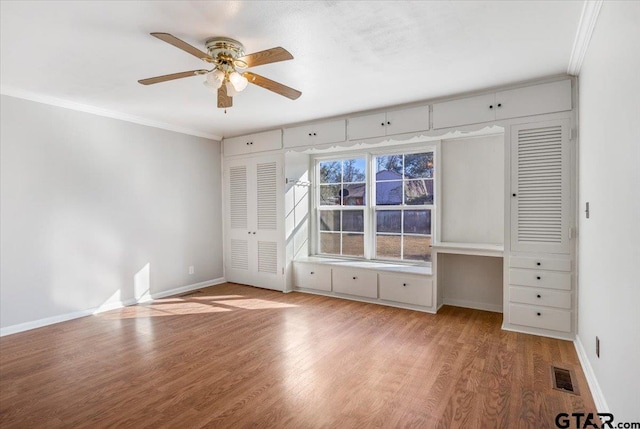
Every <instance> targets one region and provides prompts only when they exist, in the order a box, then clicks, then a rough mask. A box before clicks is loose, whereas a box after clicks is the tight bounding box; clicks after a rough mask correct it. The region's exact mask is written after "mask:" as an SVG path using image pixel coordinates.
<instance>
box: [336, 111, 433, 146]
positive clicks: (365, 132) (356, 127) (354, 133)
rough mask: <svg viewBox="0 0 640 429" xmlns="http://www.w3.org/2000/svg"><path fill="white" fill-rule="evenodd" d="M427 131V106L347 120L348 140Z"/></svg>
mask: <svg viewBox="0 0 640 429" xmlns="http://www.w3.org/2000/svg"><path fill="white" fill-rule="evenodd" d="M428 129H429V106H428V105H427V106H419V107H412V108H407V109H399V110H391V111H388V112H381V113H373V114H370V115H363V116H354V117H352V118H349V122H348V131H349V133H348V134H349V140H361V139H367V138H372V137H384V136H391V135H394V134H403V133H412V132H417V131H426V130H428Z"/></svg>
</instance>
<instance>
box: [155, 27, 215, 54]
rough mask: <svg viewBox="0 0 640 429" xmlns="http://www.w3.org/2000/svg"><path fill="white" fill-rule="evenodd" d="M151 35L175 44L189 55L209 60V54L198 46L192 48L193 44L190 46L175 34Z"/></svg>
mask: <svg viewBox="0 0 640 429" xmlns="http://www.w3.org/2000/svg"><path fill="white" fill-rule="evenodd" d="M151 35H152V36H153V37H157V38H158V39H160V40H162V41H163V42H167V43H169V44H170V45H173V46H175V47H176V48H178V49H182V50H183V51H185V52H188V53H190V54H191V55H193V56H194V57H198V58H200V59H201V60H205V61H211V60H212V58H211V55H209V54H207V53H205V52H202V51H201V50H200V49H198V48H194V47H193V46H191V45H190V44H188V43H187V42H183V41H182V40H180V39H178V38H177V37H175V36H172V35H171V34H169V33H151Z"/></svg>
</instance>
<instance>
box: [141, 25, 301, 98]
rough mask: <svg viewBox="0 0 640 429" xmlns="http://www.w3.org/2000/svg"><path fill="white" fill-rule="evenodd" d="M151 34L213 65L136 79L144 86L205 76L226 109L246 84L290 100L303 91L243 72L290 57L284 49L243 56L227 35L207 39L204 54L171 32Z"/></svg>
mask: <svg viewBox="0 0 640 429" xmlns="http://www.w3.org/2000/svg"><path fill="white" fill-rule="evenodd" d="M151 35H152V36H153V37H157V38H158V39H160V40H162V41H164V42H167V43H169V44H171V45H173V46H175V47H176V48H179V49H182V50H183V51H185V52H187V53H189V54H191V55H193V56H196V57H198V58H200V59H201V60H203V61H205V62H207V63H209V64H211V65H213V68H212V69H211V70H206V69H200V70H190V71H184V72H180V73H173V74H168V75H164V76H156V77H151V78H148V79H141V80H139V81H138V82H139V83H141V84H143V85H151V84H154V83H160V82H166V81H169V80H174V79H181V78H184V77H190V76H198V75H206V79H205V81H204V85H205V86H207V87H208V88H210V89H212V90H217V91H218V107H220V108H225V109H226V108H227V107H231V106H233V96H234V95H236V94H237V93H239V92H240V91H242V90H243V89H245V88H246V87H247V84H248V83H252V84H254V85H258V86H260V87H262V88H265V89H268V90H269V91H273V92H275V93H276V94H280V95H283V96H285V97H287V98H290V99H292V100H295V99H297V98H298V97H300V95H302V93H301V92H300V91H298V90H296V89H293V88H290V87H288V86H286V85H283V84H281V83H278V82H275V81H273V80H271V79H267V78H266V77H263V76H260V75H258V74H255V73H253V72H249V71H244V69H247V68H249V67H256V66H260V65H263V64H269V63H276V62H279V61H286V60H292V59H293V55H291V54H290V53H289V52H288V51H287V50H286V49H284V48H281V47H277V48H271V49H267V50H266V51H260V52H256V53H254V54H249V55H245V53H244V46H242V43H240V42H238V41H237V40H233V39H229V38H227V37H213V38H211V39H208V40H207V41H206V43H205V46H206V48H207V52H208V53H205V52H202V51H201V50H200V49H198V48H195V47H193V46H191V45H190V44H188V43H186V42H184V41H182V40H180V39H178V38H177V37H175V36H172V35H171V34H168V33H151ZM238 70H240V71H238Z"/></svg>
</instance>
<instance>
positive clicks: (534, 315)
mask: <svg viewBox="0 0 640 429" xmlns="http://www.w3.org/2000/svg"><path fill="white" fill-rule="evenodd" d="M571 267H572V264H571V259H570V256H569V255H564V256H561V255H552V254H546V255H545V254H539V255H522V254H514V255H513V256H512V257H511V258H510V262H509V267H508V270H509V272H508V279H509V285H508V300H509V304H508V309H506V311H505V313H507V317H506V320H505V322H507V323H509V324H510V325H511V328H512V329H516V330H518V329H523V328H524V329H525V330H526V329H531V328H533V329H544V330H549V331H551V332H550V334H551V335H555V336H558V335H562V334H563V333H570V332H572V330H573V324H572V320H573V306H574V303H573V298H572V296H573V293H572V272H571ZM537 333H542V332H540V331H537Z"/></svg>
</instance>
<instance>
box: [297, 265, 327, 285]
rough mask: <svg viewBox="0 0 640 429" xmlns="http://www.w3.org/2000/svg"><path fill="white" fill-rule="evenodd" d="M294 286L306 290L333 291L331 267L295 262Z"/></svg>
mask: <svg viewBox="0 0 640 429" xmlns="http://www.w3.org/2000/svg"><path fill="white" fill-rule="evenodd" d="M293 270H294V286H295V287H300V288H305V289H316V290H324V291H330V290H331V267H329V266H327V265H319V264H318V265H316V264H306V263H304V262H294V265H293Z"/></svg>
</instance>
